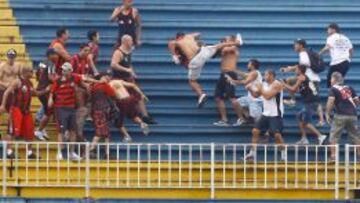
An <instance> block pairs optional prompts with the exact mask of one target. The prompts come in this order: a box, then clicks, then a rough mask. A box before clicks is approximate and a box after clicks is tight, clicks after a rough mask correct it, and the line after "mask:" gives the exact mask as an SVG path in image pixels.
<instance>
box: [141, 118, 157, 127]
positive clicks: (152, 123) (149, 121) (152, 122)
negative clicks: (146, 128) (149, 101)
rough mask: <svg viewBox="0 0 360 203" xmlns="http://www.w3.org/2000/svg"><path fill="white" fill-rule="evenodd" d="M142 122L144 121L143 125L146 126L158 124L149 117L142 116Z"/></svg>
mask: <svg viewBox="0 0 360 203" xmlns="http://www.w3.org/2000/svg"><path fill="white" fill-rule="evenodd" d="M142 120H143V121H144V123H146V124H148V125H155V124H158V122H156V121H155V120H154V118H153V117H151V116H144V117H143V118H142Z"/></svg>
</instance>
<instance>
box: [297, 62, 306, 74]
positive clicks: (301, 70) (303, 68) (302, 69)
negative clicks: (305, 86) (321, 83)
mask: <svg viewBox="0 0 360 203" xmlns="http://www.w3.org/2000/svg"><path fill="white" fill-rule="evenodd" d="M298 68H299V70H300V72H301V73H302V74H305V72H306V69H307V67H306V66H305V65H302V64H299V65H298Z"/></svg>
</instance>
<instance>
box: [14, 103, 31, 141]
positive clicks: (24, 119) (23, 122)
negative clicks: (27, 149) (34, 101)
mask: <svg viewBox="0 0 360 203" xmlns="http://www.w3.org/2000/svg"><path fill="white" fill-rule="evenodd" d="M10 114H11V124H10V128H9V131H10V133H11V135H13V136H15V137H16V138H18V137H22V138H24V139H25V140H26V141H33V140H34V121H33V118H32V115H31V113H28V114H23V113H22V112H21V110H20V108H18V107H11V108H10Z"/></svg>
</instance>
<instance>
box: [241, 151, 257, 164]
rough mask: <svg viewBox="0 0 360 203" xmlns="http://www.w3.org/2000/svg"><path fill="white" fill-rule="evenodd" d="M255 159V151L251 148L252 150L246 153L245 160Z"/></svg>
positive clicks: (251, 160)
mask: <svg viewBox="0 0 360 203" xmlns="http://www.w3.org/2000/svg"><path fill="white" fill-rule="evenodd" d="M254 160H255V155H254V153H253V151H252V150H250V152H249V153H248V154H246V156H245V157H244V160H243V161H247V162H253V161H254Z"/></svg>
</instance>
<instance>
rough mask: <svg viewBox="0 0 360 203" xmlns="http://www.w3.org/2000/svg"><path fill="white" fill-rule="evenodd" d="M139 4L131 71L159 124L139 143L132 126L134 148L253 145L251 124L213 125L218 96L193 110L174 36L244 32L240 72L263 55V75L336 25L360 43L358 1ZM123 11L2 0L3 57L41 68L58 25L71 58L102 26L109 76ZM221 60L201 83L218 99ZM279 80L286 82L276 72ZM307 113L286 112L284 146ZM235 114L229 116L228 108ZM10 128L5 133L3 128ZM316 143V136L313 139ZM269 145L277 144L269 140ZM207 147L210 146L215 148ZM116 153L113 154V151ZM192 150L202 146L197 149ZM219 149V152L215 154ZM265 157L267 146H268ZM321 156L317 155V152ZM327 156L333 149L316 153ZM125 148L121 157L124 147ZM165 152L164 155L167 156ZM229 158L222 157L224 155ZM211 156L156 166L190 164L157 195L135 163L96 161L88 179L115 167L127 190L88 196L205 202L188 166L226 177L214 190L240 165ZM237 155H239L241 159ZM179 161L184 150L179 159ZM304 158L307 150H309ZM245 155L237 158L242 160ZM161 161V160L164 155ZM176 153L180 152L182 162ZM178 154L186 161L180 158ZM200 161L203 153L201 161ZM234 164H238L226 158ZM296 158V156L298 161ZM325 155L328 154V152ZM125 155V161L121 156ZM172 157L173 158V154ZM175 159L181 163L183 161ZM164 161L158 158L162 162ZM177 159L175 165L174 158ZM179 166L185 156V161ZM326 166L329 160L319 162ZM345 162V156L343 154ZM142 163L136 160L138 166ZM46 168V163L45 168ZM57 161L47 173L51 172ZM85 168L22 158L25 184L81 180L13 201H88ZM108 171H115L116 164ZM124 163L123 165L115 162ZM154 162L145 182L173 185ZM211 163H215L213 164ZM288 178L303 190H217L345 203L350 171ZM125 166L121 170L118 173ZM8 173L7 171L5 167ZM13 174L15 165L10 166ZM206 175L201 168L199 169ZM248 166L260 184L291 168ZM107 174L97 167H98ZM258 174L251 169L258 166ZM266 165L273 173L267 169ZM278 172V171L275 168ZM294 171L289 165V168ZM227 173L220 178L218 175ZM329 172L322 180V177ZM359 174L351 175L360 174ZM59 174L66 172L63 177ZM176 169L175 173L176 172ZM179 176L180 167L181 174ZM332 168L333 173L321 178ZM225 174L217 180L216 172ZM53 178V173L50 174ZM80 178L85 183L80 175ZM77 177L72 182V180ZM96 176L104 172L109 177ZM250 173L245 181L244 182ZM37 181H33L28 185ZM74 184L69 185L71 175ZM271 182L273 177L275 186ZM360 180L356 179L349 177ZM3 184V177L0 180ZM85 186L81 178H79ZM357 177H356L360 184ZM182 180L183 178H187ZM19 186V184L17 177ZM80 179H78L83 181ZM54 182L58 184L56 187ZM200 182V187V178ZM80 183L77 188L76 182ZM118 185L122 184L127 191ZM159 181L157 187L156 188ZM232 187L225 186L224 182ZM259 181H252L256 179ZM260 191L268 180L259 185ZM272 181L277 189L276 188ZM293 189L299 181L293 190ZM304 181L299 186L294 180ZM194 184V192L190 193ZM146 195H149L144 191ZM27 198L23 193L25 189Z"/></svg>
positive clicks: (228, 194)
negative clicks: (297, 42)
mask: <svg viewBox="0 0 360 203" xmlns="http://www.w3.org/2000/svg"><path fill="white" fill-rule="evenodd" d="M135 5H136V6H137V8H139V10H140V12H141V15H142V21H143V40H142V41H143V46H142V47H141V48H139V49H137V50H136V51H135V54H134V64H135V67H136V70H137V73H138V75H139V82H140V84H141V86H142V88H143V90H144V92H145V93H146V94H147V95H148V97H149V99H150V103H149V111H150V112H151V113H152V115H153V116H154V118H156V120H157V121H158V122H159V124H158V125H155V126H151V134H150V135H149V136H147V137H145V136H142V135H141V132H140V129H138V128H137V127H136V126H135V125H132V124H128V126H129V132H130V134H131V135H133V139H134V142H136V143H174V144H175V145H176V144H180V143H212V142H213V143H225V144H232V143H249V142H250V141H251V136H250V135H251V127H250V126H246V127H242V128H241V129H239V128H235V127H230V128H219V127H215V126H213V125H212V123H213V122H214V121H216V120H217V111H216V108H215V104H214V101H213V97H211V98H210V100H209V102H208V103H207V104H206V107H205V108H204V109H197V108H196V106H195V103H196V97H195V96H194V95H193V93H192V92H191V91H190V89H189V88H188V86H187V77H186V73H185V70H184V69H183V68H181V67H175V65H174V64H173V63H171V57H170V56H169V54H168V51H167V48H166V43H167V40H168V39H170V38H171V37H172V36H174V35H175V33H176V32H178V31H184V32H192V31H198V32H201V33H202V34H203V37H202V38H203V39H204V41H205V42H206V43H209V44H212V43H215V42H218V41H219V40H220V39H221V38H222V37H223V36H225V35H228V34H235V33H237V32H240V33H242V35H243V37H244V40H245V45H244V46H243V47H242V48H241V62H240V64H239V67H241V69H242V70H245V66H246V62H247V61H248V59H250V58H253V57H255V58H258V59H259V60H260V61H261V62H262V65H261V70H264V69H265V68H273V69H276V70H278V69H279V68H280V67H281V66H284V65H290V64H295V63H296V61H297V55H296V53H295V52H293V48H292V45H293V41H294V39H296V38H299V37H301V38H304V39H306V40H307V41H308V44H309V45H310V47H312V48H313V49H314V50H319V49H320V47H322V46H323V45H324V43H325V38H326V33H325V27H326V25H327V24H328V23H329V22H332V21H334V22H337V23H339V24H340V25H341V26H342V28H343V31H344V32H345V33H346V34H347V35H348V36H349V38H350V39H352V42H353V44H354V46H355V50H356V47H357V45H358V44H359V37H358V35H359V32H360V26H359V25H358V22H356V21H355V20H354V19H357V17H358V15H359V10H360V3H359V2H356V1H351V0H344V1H339V0H328V1H317V2H313V1H310V0H301V1H287V0H279V1H274V2H271V4H269V3H268V1H265V0H253V1H246V2H244V1H241V2H239V1H237V0H227V1H226V2H221V1H215V0H207V1H205V0H198V1H196V2H194V1H191V0H183V1H169V0H156V1H147V0H136V1H135ZM115 6H116V2H114V1H112V0H101V1H98V0H73V1H66V0H58V1H48V0H9V2H8V1H7V0H0V11H1V16H0V30H1V32H0V59H3V56H4V53H5V52H6V50H7V49H9V48H10V47H12V48H15V49H16V50H17V51H18V53H21V54H22V55H23V57H22V58H21V60H23V61H25V62H29V61H32V62H33V64H34V67H35V66H36V64H38V62H39V61H41V60H42V59H43V58H44V57H45V56H44V55H45V50H46V48H47V47H48V45H49V43H50V41H51V40H52V39H53V38H54V37H55V31H56V29H57V28H58V27H60V26H66V27H68V28H69V30H70V35H71V37H70V42H69V44H68V50H69V51H70V52H71V53H76V52H77V50H78V47H79V45H80V44H81V43H83V42H86V33H87V31H88V30H89V29H97V30H98V31H99V32H100V34H101V42H100V45H101V48H100V50H101V53H100V60H99V63H100V67H101V69H102V70H106V69H107V68H108V67H109V64H110V58H111V53H112V46H113V44H114V42H115V38H116V34H117V28H116V26H115V25H114V24H111V23H110V22H109V21H108V18H109V16H110V14H111V11H112V9H113V8H114V7H115ZM359 64H360V59H359V55H358V54H357V53H356V52H355V56H354V59H353V62H352V65H351V66H352V68H351V70H350V73H349V74H348V76H347V79H346V81H347V83H348V84H350V85H352V86H355V87H357V88H358V87H359V86H358V83H359V79H358V74H360V73H359V71H358V70H357V68H356V67H357V66H358V65H359ZM219 73H220V70H219V61H218V60H213V61H211V62H210V63H208V64H207V65H206V67H205V69H204V72H203V76H202V80H201V83H202V84H203V85H204V87H205V90H206V91H207V92H208V93H209V95H212V94H213V92H214V87H215V81H216V80H217V78H218V76H219ZM279 76H280V77H285V76H287V75H285V74H281V73H279ZM321 77H322V79H325V73H322V74H321ZM321 87H322V90H321V98H322V101H323V102H325V99H326V98H327V89H326V84H325V82H322V83H321ZM244 94H245V90H244V89H243V88H238V96H241V95H244ZM300 107H301V106H296V107H293V108H287V109H286V111H285V121H286V122H285V130H284V132H285V133H284V139H285V142H286V143H294V142H295V141H297V140H298V139H299V137H300V136H299V132H298V127H297V123H296V116H295V114H296V112H297V111H298V110H299V109H300ZM38 108H39V102H38V101H34V103H33V111H34V113H35V111H36V110H37V109H38ZM229 112H232V110H231V108H229ZM231 115H232V117H231V120H232V121H233V122H235V115H234V114H231ZM2 129H4V126H2ZM321 131H322V132H324V133H328V131H329V127H324V128H322V129H321ZM48 133H49V134H51V136H52V140H53V141H55V128H54V124H51V125H50V128H48ZM85 134H86V136H87V138H88V140H91V138H92V137H93V134H94V130H93V127H92V125H91V123H90V122H89V123H88V124H87V125H86V129H85ZM309 138H310V141H311V142H313V143H314V142H316V141H315V139H314V138H313V137H312V136H309ZM311 138H313V139H311ZM112 140H113V141H114V142H121V138H120V136H119V135H118V131H117V130H116V129H115V128H114V129H112ZM270 142H272V141H270ZM346 142H347V140H346V139H342V141H341V143H342V144H344V143H346ZM179 146H182V145H177V146H175V147H174V148H173V149H169V147H168V146H162V147H163V148H162V149H161V150H160V149H157V148H156V146H155V148H151V146H150V149H151V150H150V154H151V153H153V154H152V155H148V154H147V152H148V151H147V149H148V148H146V147H148V146H142V147H140V150H139V148H136V146H133V148H131V147H130V149H129V148H126V146H121V147H122V148H121V150H120V152H121V153H120V156H124V157H125V154H126V152H127V151H134V152H136V150H138V151H139V153H141V157H144V158H143V159H141V160H146V157H147V156H150V157H151V158H152V157H153V156H154V157H155V158H154V159H156V158H159V157H158V156H155V155H154V154H156V153H157V152H158V151H159V154H161V155H163V154H164V156H168V154H167V151H171V150H173V151H175V152H179V151H181V150H179ZM209 146H210V145H209ZM112 149H113V150H114V148H112ZM40 150H41V151H40V154H46V152H48V151H47V150H50V151H51V152H50V153H48V154H49V156H55V153H56V149H55V146H50V147H49V148H48V147H44V146H43V147H41V148H40ZM182 150H183V151H181V152H183V153H185V154H189V151H190V148H189V146H186V145H184V146H183V149H182ZM194 150H195V149H194ZM218 150H219V151H221V149H218ZM262 150H264V149H262ZM268 150H269V151H270V152H269V156H276V155H275V154H276V153H275V152H274V151H276V148H271V147H269V148H268ZM316 150H318V149H317V148H316ZM319 150H321V151H322V150H327V148H326V147H325V148H323V149H319ZM117 151H119V150H117ZM160 151H161V152H160ZM195 151H197V152H196V153H200V152H201V150H200V149H196V150H195ZM224 151H225V150H224ZM344 151H345V149H344V147H343V146H342V147H340V152H341V154H344V153H343V152H344ZM204 153H206V155H204V157H207V158H208V159H206V158H204V161H205V163H204V165H201V164H199V165H196V164H195V165H193V166H190V165H188V164H189V163H187V164H185V165H182V166H181V165H180V166H179V165H177V164H174V165H170V166H169V165H166V164H163V165H161V167H159V171H160V170H161V171H164V173H165V172H168V170H167V169H168V168H172V169H173V170H174V171H176V172H174V173H178V171H177V169H178V168H179V167H180V168H181V167H183V169H184V171H185V172H186V173H185V172H183V174H182V173H181V172H179V175H178V176H177V177H176V178H178V179H180V180H178V179H177V180H176V179H174V180H173V181H174V183H171V184H170V185H169V186H170V187H169V188H157V189H152V188H150V187H148V186H147V183H146V182H145V183H141V184H140V186H141V187H139V185H137V183H135V182H132V181H130V183H129V184H127V182H126V181H127V180H126V179H128V178H129V176H130V177H132V178H131V180H136V176H137V175H138V174H139V173H138V172H139V171H138V169H139V168H138V167H137V165H136V164H137V163H131V165H129V164H128V163H126V162H121V163H112V162H111V163H105V162H101V163H99V162H98V163H95V162H94V163H91V167H92V169H91V171H90V172H89V174H91V176H94V178H92V179H91V180H90V181H92V182H94V184H95V185H96V181H100V182H102V183H103V182H104V183H106V181H107V180H108V179H109V177H111V178H110V179H115V178H116V177H117V174H118V173H119V172H118V171H117V170H119V169H120V170H121V171H120V174H122V178H121V181H124V182H122V183H121V184H124V185H125V186H123V187H120V188H115V187H114V186H112V184H114V183H109V185H110V186H109V187H110V189H102V188H97V187H94V188H93V189H91V192H90V196H92V197H95V198H130V199H131V198H159V196H160V197H162V198H164V199H166V198H176V199H208V198H209V197H210V196H211V194H210V191H209V190H208V189H207V188H206V187H205V188H201V187H199V188H197V189H196V190H193V189H192V188H191V187H190V186H189V185H188V184H191V181H187V180H188V179H189V175H187V173H189V171H192V169H191V167H194V168H196V169H200V170H199V171H200V172H199V171H198V172H194V174H192V175H194V177H195V179H201V178H202V177H203V176H202V175H200V173H202V172H203V173H204V177H203V178H204V180H207V181H208V182H205V185H207V184H211V182H210V176H211V174H212V173H213V172H214V171H212V167H211V166H216V170H215V173H216V174H218V175H219V177H218V178H219V179H218V180H219V181H218V182H217V183H216V184H219V185H221V184H222V183H221V178H222V177H223V176H224V177H225V176H226V177H227V178H226V179H229V180H230V179H231V178H232V176H233V175H234V174H237V173H236V172H234V171H233V170H234V168H236V167H234V165H235V164H234V165H229V166H228V167H223V166H222V165H221V163H218V162H216V163H210V162H209V160H210V158H209V157H210V156H211V154H210V151H209V150H208V151H206V152H204ZM231 153H232V151H231V150H229V151H228V152H226V153H225V152H224V154H226V155H228V154H231ZM237 153H238V152H235V154H237ZM180 154H181V153H180ZM306 154H307V153H306ZM315 154H317V151H316V152H315V148H313V149H311V150H310V151H309V156H315ZM241 155H242V154H239V156H240V157H241ZM159 156H160V155H159ZM176 156H178V155H176ZM179 156H181V155H179ZM198 156H200V155H198ZM228 156H229V157H228V159H229V160H231V159H232V158H234V157H233V156H231V155H228ZM292 156H295V155H292ZM300 156H301V157H300V158H298V159H296V160H302V161H304V160H305V159H307V158H306V157H307V155H305V153H303V154H300ZM322 156H323V155H322ZM118 157H119V155H118ZM173 158H174V157H173ZM177 158H178V157H176V158H174V159H177ZM182 158H183V159H184V160H188V159H190V157H189V156H188V155H183V157H182ZM159 159H160V158H159ZM170 159H171V158H170ZM179 159H181V158H179ZM321 159H322V160H325V158H324V157H322V158H321ZM340 159H341V160H344V159H345V157H344V156H343V155H342V156H341V157H340ZM130 160H131V161H134V160H136V157H135V158H133V159H131V158H130ZM38 164H39V165H38ZM49 164H50V166H49ZM85 164H87V163H77V164H74V165H71V167H69V163H68V162H67V163H66V162H64V163H59V162H50V163H46V162H40V163H39V162H34V163H31V162H30V163H28V162H27V161H23V162H21V163H18V164H16V166H17V167H19V169H18V170H16V171H17V172H19V173H20V174H21V176H24V177H26V180H29V181H30V182H31V181H46V180H43V179H41V178H40V179H38V178H35V177H39V176H40V177H41V176H48V175H49V173H50V174H51V175H53V176H56V175H59V176H61V177H64V179H61V181H65V182H66V181H70V182H71V183H74V185H75V186H74V188H72V189H68V188H60V187H47V188H43V187H21V188H18V187H9V188H8V191H7V193H8V196H20V197H25V198H26V197H28V198H32V197H35V198H46V197H49V198H51V197H69V198H82V197H84V196H86V195H89V194H85V193H84V189H83V188H81V187H77V186H76V185H82V184H80V182H81V183H82V181H84V179H83V178H84V177H83V176H84V174H85V172H84V171H83V170H85ZM109 164H110V165H109ZM116 164H118V165H116ZM157 164H160V162H159V163H157V162H154V163H153V162H151V163H150V162H148V163H141V169H142V170H143V171H142V172H143V173H144V174H141V176H146V175H149V176H151V177H152V181H154V182H156V181H157V180H159V182H160V179H167V178H169V176H164V177H160V173H159V172H158V168H157V166H158V165H157ZM212 164H214V165H212ZM292 164H293V165H291V167H290V168H291V172H289V174H290V173H291V174H290V175H289V176H292V177H295V176H297V177H299V186H298V187H299V189H297V190H291V189H278V188H277V187H279V188H282V187H283V186H282V185H279V186H274V188H273V189H267V188H266V187H265V186H264V187H265V188H264V189H259V188H257V189H249V188H245V187H244V188H243V189H239V188H236V189H231V187H230V186H229V188H227V187H222V188H221V189H217V191H216V196H215V198H218V199H243V198H245V199H271V198H275V199H333V198H334V193H335V190H334V189H333V188H334V187H337V188H340V191H338V192H339V193H340V194H339V197H340V198H345V192H344V188H345V175H346V174H345V170H344V166H343V165H341V166H340V170H339V171H337V170H336V167H335V166H332V165H331V166H328V165H327V164H322V165H320V166H318V165H317V164H316V165H315V164H310V165H308V164H306V165H305V164H303V162H300V163H299V164H295V163H292ZM9 165H10V163H7V164H6V166H5V167H10V166H9ZM119 165H120V167H119ZM2 166H3V167H4V164H3V163H2ZM11 167H14V166H13V165H12V163H11ZM202 167H204V168H203V171H202V170H201V168H202ZM246 167H248V168H249V169H248V170H249V172H248V177H247V178H249V179H251V180H254V181H255V182H256V180H257V178H259V182H261V181H262V180H263V179H264V176H265V177H266V176H268V177H271V178H275V179H276V178H278V177H279V178H284V173H285V167H284V164H279V165H277V163H276V162H275V163H268V165H266V163H262V164H259V165H258V166H253V165H248V166H244V167H243V166H242V165H239V166H238V168H237V169H238V170H240V168H246ZM99 168H100V169H99ZM255 168H256V169H257V170H258V171H256V173H255V171H252V170H253V169H255ZM265 168H268V169H269V171H268V172H265V171H266V170H265ZM270 169H271V170H270ZM286 169H287V168H286ZM222 170H223V173H220V172H221V171H222ZM319 170H320V171H322V172H321V173H319V174H318V171H319ZM356 170H357V169H356V166H355V169H354V174H355V171H356ZM59 171H60V173H59ZM170 171H171V170H170ZM180 171H181V170H180ZM324 171H326V172H324ZM336 171H337V172H339V174H338V175H339V177H340V184H339V185H334V184H335V182H336V180H335V179H334V178H335V172H336ZM217 172H219V173H217ZM45 173H46V175H45ZM76 173H78V174H80V173H81V178H79V177H80V175H79V177H78V176H77V174H76ZM315 173H316V177H317V176H318V175H319V176H320V174H321V175H322V176H323V175H324V173H326V174H327V173H329V174H330V175H329V176H330V177H329V178H325V179H326V181H329V185H330V186H329V189H328V188H327V186H328V185H327V183H326V186H325V185H324V187H323V189H322V190H311V189H304V187H302V186H303V185H306V186H308V184H310V185H311V184H314V185H315V184H318V183H317V182H316V183H315V182H311V181H310V182H308V180H309V177H310V179H311V177H315ZM69 174H71V175H69ZM99 174H106V175H104V176H102V175H99ZM0 175H1V177H3V174H2V173H0ZM241 175H243V174H239V177H238V178H244V179H245V177H241ZM28 177H30V179H27V178H28ZM65 177H67V178H65ZM271 178H269V179H271ZM352 178H354V177H352ZM1 179H2V178H1ZM80 179H81V180H80ZM355 179H356V177H355ZM181 180H183V181H181ZM11 181H13V183H14V182H16V181H19V180H11V179H10V185H11ZM77 181H79V182H77ZM176 181H178V182H176ZM50 182H51V180H50ZM199 182H201V181H199ZM77 183H79V184H77ZM121 184H120V185H121ZM151 184H152V183H151ZM172 184H184V185H185V186H184V188H181V189H171V186H173V185H172ZM224 184H225V183H224ZM252 184H254V183H253V182H252ZM259 184H260V185H262V184H266V183H259ZM269 184H275V182H273V183H271V182H269ZM291 184H295V183H291ZM296 184H297V183H296ZM186 186H188V187H186ZM144 188H145V189H144ZM19 191H20V192H19ZM354 195H355V192H353V191H352V192H351V194H350V197H351V198H353V197H354Z"/></svg>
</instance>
